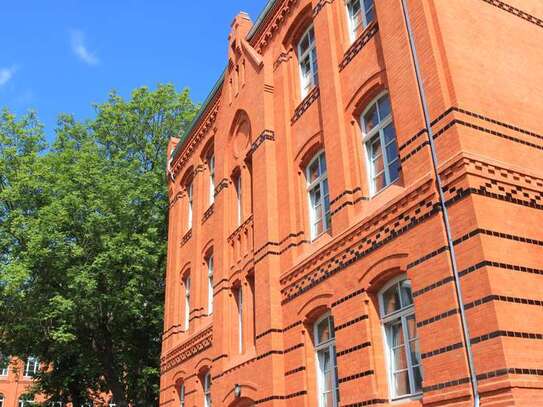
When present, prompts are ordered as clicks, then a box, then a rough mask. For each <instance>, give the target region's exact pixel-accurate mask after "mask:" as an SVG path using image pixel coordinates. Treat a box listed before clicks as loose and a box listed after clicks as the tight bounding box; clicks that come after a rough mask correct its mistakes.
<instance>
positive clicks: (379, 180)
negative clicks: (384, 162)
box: [373, 172, 387, 192]
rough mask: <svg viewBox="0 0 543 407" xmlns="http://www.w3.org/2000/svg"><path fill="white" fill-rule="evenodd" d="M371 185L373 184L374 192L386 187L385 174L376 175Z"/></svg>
mask: <svg viewBox="0 0 543 407" xmlns="http://www.w3.org/2000/svg"><path fill="white" fill-rule="evenodd" d="M373 183H374V189H375V191H376V192H377V191H380V190H381V189H383V188H384V187H386V186H387V182H386V178H385V173H384V172H382V173H381V174H379V175H377V176H376V177H375V179H374V180H373Z"/></svg>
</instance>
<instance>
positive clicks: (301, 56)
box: [298, 26, 319, 99]
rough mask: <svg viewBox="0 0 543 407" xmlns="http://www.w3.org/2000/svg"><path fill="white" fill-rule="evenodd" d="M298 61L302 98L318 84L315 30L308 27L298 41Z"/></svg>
mask: <svg viewBox="0 0 543 407" xmlns="http://www.w3.org/2000/svg"><path fill="white" fill-rule="evenodd" d="M298 62H299V64H300V78H301V85H302V89H301V91H302V99H303V98H305V97H306V96H307V95H308V93H309V91H310V90H311V89H313V88H314V87H315V86H317V85H318V82H319V78H318V66H317V46H316V44H315V31H314V30H313V26H311V27H309V28H308V29H307V31H306V32H305V33H304V35H302V38H301V39H300V41H299V42H298Z"/></svg>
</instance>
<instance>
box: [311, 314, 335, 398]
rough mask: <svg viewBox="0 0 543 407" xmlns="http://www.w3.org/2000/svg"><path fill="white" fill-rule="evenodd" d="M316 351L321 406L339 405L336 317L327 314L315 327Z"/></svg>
mask: <svg viewBox="0 0 543 407" xmlns="http://www.w3.org/2000/svg"><path fill="white" fill-rule="evenodd" d="M313 337H314V341H315V351H316V353H317V388H318V396H319V407H337V406H338V405H339V382H338V378H337V363H336V337H335V332H334V319H333V318H332V316H331V315H330V314H326V315H324V316H322V317H321V318H319V319H318V320H317V322H315V324H314V327H313Z"/></svg>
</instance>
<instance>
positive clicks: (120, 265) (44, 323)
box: [0, 85, 197, 406]
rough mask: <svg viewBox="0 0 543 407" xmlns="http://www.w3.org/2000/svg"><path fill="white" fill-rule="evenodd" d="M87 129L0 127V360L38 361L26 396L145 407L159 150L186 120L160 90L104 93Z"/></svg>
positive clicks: (157, 268) (160, 240)
mask: <svg viewBox="0 0 543 407" xmlns="http://www.w3.org/2000/svg"><path fill="white" fill-rule="evenodd" d="M95 108H96V117H95V118H94V119H92V120H89V121H86V122H79V121H77V120H75V119H74V117H73V116H71V115H67V114H63V115H61V116H59V119H58V126H57V128H56V131H55V134H56V137H55V140H54V142H53V143H51V145H48V144H47V143H46V141H45V137H44V130H43V127H42V125H41V124H40V123H39V121H38V118H37V116H36V114H35V113H32V112H30V113H28V114H26V115H24V116H22V117H20V118H17V117H16V116H14V115H13V114H11V113H10V112H9V111H8V110H7V109H4V110H3V111H2V112H1V115H0V310H1V312H0V351H1V352H2V353H3V354H4V355H8V354H9V355H13V356H17V357H19V358H21V359H24V358H26V357H28V356H35V357H38V358H39V360H40V361H41V362H42V363H43V365H44V366H47V367H48V368H47V369H44V370H42V371H40V372H39V373H38V374H37V376H36V378H35V385H34V388H33V391H35V392H39V393H43V394H45V395H46V396H47V397H49V398H50V399H51V400H53V399H54V400H59V401H70V402H72V403H73V404H75V405H81V404H83V403H84V402H85V401H86V400H87V399H89V397H91V398H92V395H93V394H111V395H112V396H113V399H114V401H115V402H116V403H117V405H126V404H127V403H131V404H132V405H136V406H140V405H142V406H148V405H156V400H157V397H158V387H159V360H160V349H161V332H162V328H163V326H162V317H163V301H164V286H163V281H164V272H165V263H166V240H167V212H168V199H167V189H166V180H165V174H166V172H165V170H166V159H167V157H166V147H167V143H168V140H169V138H170V137H172V136H175V135H177V134H179V133H180V132H182V131H183V130H184V129H186V128H187V126H188V125H189V123H190V122H191V120H192V118H193V117H194V114H195V113H196V111H197V106H196V105H195V104H193V103H192V101H191V100H190V97H189V94H188V91H187V90H184V91H182V92H180V93H179V92H177V91H176V90H175V88H174V87H173V86H172V85H159V86H158V87H157V89H156V90H153V91H152V90H149V89H148V88H146V87H142V88H138V89H136V90H135V91H134V92H133V93H132V95H131V97H130V98H129V99H128V100H125V99H123V98H122V97H121V96H119V95H118V94H116V93H115V92H113V93H111V94H110V96H109V99H108V101H107V102H106V103H103V104H98V105H96V106H95Z"/></svg>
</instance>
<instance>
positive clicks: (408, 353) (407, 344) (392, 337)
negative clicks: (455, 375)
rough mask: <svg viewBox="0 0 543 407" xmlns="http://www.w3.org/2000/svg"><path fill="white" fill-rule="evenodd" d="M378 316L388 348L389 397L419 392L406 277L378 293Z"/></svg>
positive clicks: (412, 313) (414, 325)
mask: <svg viewBox="0 0 543 407" xmlns="http://www.w3.org/2000/svg"><path fill="white" fill-rule="evenodd" d="M380 307H381V318H382V321H383V325H384V329H385V335H386V345H387V350H388V360H389V374H390V380H389V381H390V386H391V393H392V394H391V396H392V398H401V397H408V396H413V395H417V394H420V393H421V392H422V368H421V359H420V350H419V338H418V335H417V323H416V320H415V309H414V306H413V297H412V293H411V282H410V281H409V280H407V279H405V278H403V279H400V280H398V281H395V282H393V284H392V285H390V284H389V285H388V286H387V287H386V288H385V289H384V290H383V292H382V293H381V294H380Z"/></svg>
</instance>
